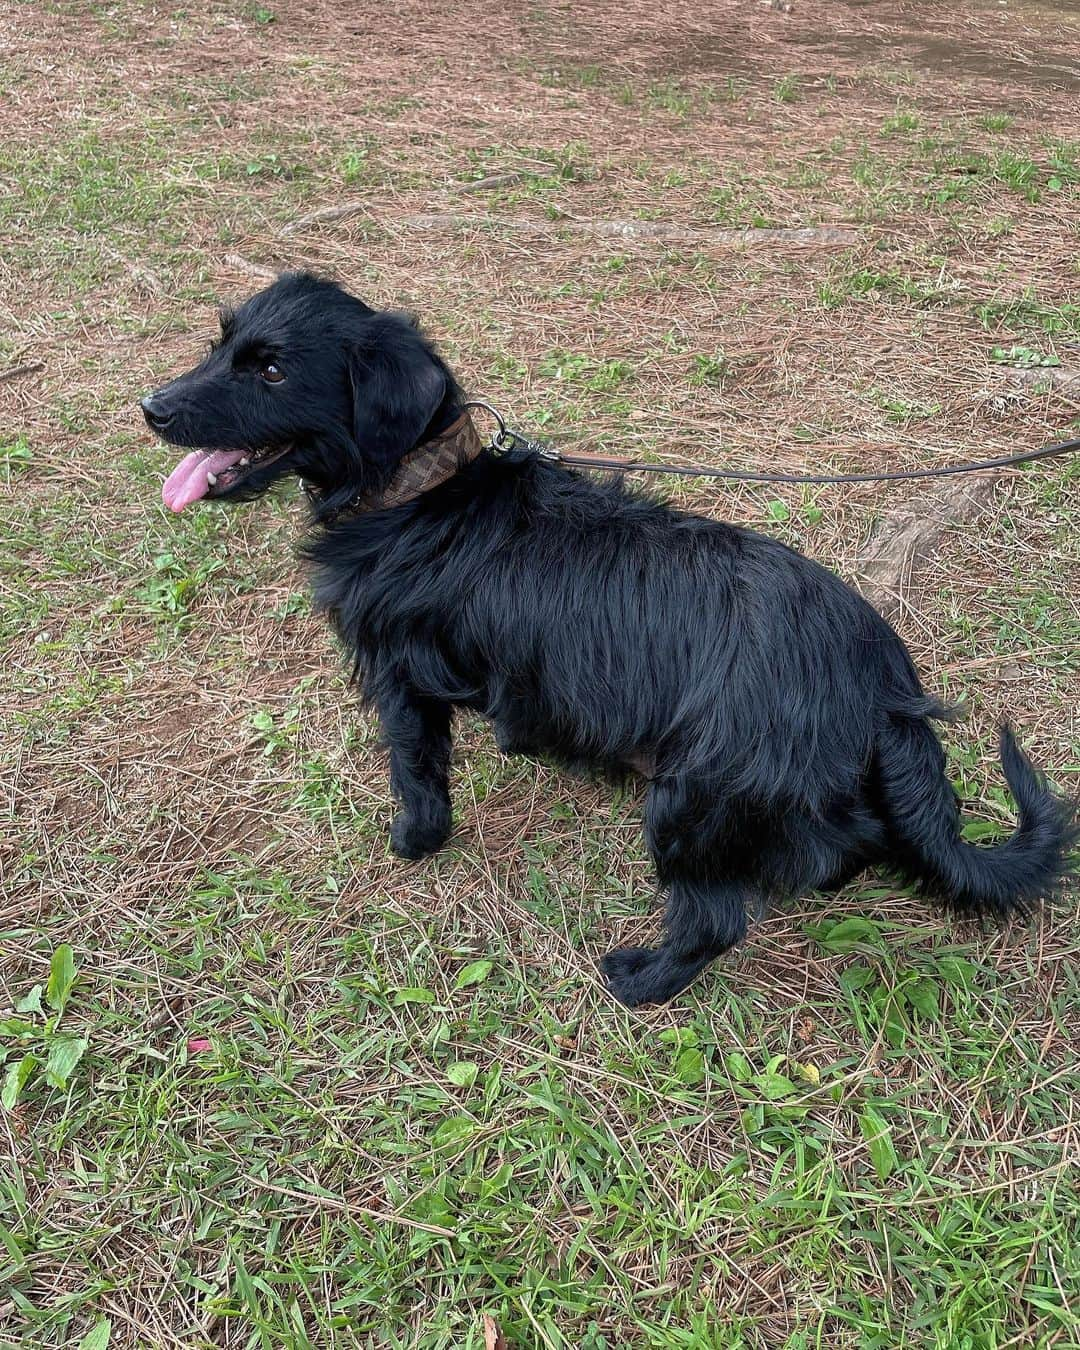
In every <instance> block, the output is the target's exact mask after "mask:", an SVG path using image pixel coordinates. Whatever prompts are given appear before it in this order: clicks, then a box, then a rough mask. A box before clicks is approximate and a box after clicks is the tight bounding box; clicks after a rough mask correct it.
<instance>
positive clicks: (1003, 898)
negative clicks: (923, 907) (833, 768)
mask: <svg viewBox="0 0 1080 1350" xmlns="http://www.w3.org/2000/svg"><path fill="white" fill-rule="evenodd" d="M1001 764H1002V768H1003V769H1004V771H1005V778H1006V780H1007V781H1008V784H1009V789H1010V791H1011V792H1012V795H1013V797H1014V798H1015V800H1016V804H1017V806H1018V807H1019V810H1020V819H1019V822H1018V824H1017V827H1016V830H1015V831H1014V833H1013V834H1012V835H1011V836H1010V837H1009V838H1008V839H1006V840H1004V841H1003V842H1002V843H1000V844H997V845H995V846H993V847H979V846H977V845H974V844H969V843H966V842H965V841H964V840H963V839H961V837H960V806H959V802H958V801H957V798H956V794H955V793H954V791H953V789H952V787H951V786H950V785H949V782H948V780H947V779H946V777H945V755H944V752H943V750H942V748H941V743H940V741H939V740H938V738H937V736H936V735H935V734H934V731H933V729H932V728H931V727H930V725H929V724H928V723H927V721H926V720H925V718H921V717H920V718H908V717H896V718H894V719H892V720H891V722H890V726H889V729H888V731H887V732H886V733H885V734H884V735H883V736H882V737H881V738H880V740H879V742H878V771H879V778H880V783H881V792H882V797H883V799H884V804H885V808H886V814H887V817H888V822H889V824H890V825H891V827H892V830H893V833H894V836H895V838H896V840H897V842H898V844H899V845H900V848H901V856H902V858H903V860H904V862H905V864H906V866H907V869H908V871H909V872H910V873H911V874H912V876H914V877H917V878H918V879H919V880H921V881H922V882H923V883H924V884H925V885H926V886H927V888H928V889H929V890H931V891H933V892H934V893H935V894H937V895H939V896H940V897H941V899H943V900H944V901H945V902H946V903H947V904H948V905H949V906H950V908H952V909H955V910H958V911H961V912H963V913H967V914H976V915H987V916H992V917H995V918H998V919H1004V918H1007V917H1008V916H1009V915H1010V914H1027V913H1029V912H1030V911H1031V910H1032V908H1033V907H1034V906H1035V905H1036V903H1037V902H1038V901H1039V900H1043V899H1049V898H1050V897H1051V896H1052V895H1053V894H1054V892H1055V891H1056V890H1057V889H1058V887H1059V886H1060V885H1061V883H1062V881H1063V880H1064V878H1065V875H1066V874H1067V872H1068V871H1069V870H1070V862H1069V857H1068V855H1069V851H1070V849H1071V846H1072V845H1073V843H1074V842H1075V840H1076V838H1077V833H1078V832H1077V828H1076V814H1075V811H1074V809H1073V808H1072V807H1071V806H1070V804H1069V803H1067V802H1065V801H1062V800H1061V799H1060V798H1058V797H1057V796H1055V795H1054V793H1053V792H1051V791H1050V789H1049V788H1048V787H1047V785H1046V781H1045V779H1044V778H1043V777H1042V775H1041V774H1040V773H1039V772H1038V770H1037V769H1036V768H1035V767H1034V765H1033V764H1032V763H1031V761H1030V760H1029V759H1028V757H1027V756H1026V755H1025V754H1024V752H1023V751H1022V750H1021V749H1020V747H1019V746H1018V745H1017V743H1016V739H1015V737H1014V736H1013V734H1012V732H1011V731H1010V730H1009V728H1008V727H1007V726H1003V727H1002V728H1001Z"/></svg>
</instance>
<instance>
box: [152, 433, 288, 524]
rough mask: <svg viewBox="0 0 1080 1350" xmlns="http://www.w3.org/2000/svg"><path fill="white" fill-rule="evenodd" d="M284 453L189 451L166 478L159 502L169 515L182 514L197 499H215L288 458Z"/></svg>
mask: <svg viewBox="0 0 1080 1350" xmlns="http://www.w3.org/2000/svg"><path fill="white" fill-rule="evenodd" d="M291 448H292V447H291V446H286V447H285V449H284V450H270V451H264V452H262V453H256V452H254V451H251V450H192V451H191V453H190V454H188V455H185V456H184V458H183V459H182V460H181V461H180V463H179V464H178V465H177V466H176V468H175V469H173V471H172V473H171V474H169V476H168V478H166V479H165V482H164V484H163V486H162V489H161V500H162V501H163V502H164V503H165V505H166V506H167V507H168V508H169V510H170V511H182V510H183V509H184V507H185V506H190V505H191V503H192V502H197V501H198V500H199V498H200V497H218V496H220V495H221V494H222V493H223V492H228V491H229V489H230V488H234V487H236V485H237V484H238V483H240V482H242V481H243V479H245V478H246V477H247V476H248V474H250V473H253V472H254V471H255V470H256V469H261V468H262V467H263V466H264V465H267V464H271V463H273V461H274V460H275V459H280V458H281V456H282V455H285V454H288V452H289V450H290V449H291Z"/></svg>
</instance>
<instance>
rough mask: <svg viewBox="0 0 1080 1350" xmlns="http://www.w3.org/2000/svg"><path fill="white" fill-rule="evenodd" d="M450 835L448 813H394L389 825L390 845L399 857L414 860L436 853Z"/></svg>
mask: <svg viewBox="0 0 1080 1350" xmlns="http://www.w3.org/2000/svg"><path fill="white" fill-rule="evenodd" d="M449 836H450V813H449V812H447V813H446V815H445V816H438V817H430V816H414V815H413V814H412V813H411V812H409V811H402V812H401V813H400V814H399V815H396V816H395V817H394V819H393V821H392V822H391V825H390V847H391V848H392V849H393V851H394V852H395V853H396V854H397V856H398V857H399V858H408V859H410V860H413V861H414V860H415V859H417V858H426V857H427V856H428V854H430V853H438V851H439V849H441V848H442V846H443V844H445V843H446V841H447V839H448V838H449Z"/></svg>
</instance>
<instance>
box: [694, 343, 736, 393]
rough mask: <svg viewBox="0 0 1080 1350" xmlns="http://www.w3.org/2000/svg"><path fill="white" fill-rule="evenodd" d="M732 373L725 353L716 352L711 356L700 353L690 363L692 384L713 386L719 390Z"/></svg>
mask: <svg viewBox="0 0 1080 1350" xmlns="http://www.w3.org/2000/svg"><path fill="white" fill-rule="evenodd" d="M730 373H731V367H730V365H729V363H728V359H727V357H726V356H725V355H724V353H723V351H715V352H713V353H712V354H711V355H710V354H709V353H707V352H698V353H696V354H695V356H694V357H693V359H692V360H691V362H690V383H691V384H696V385H702V384H711V385H715V386H716V387H717V388H719V387H720V386H721V385H722V384H723V382H724V379H725V378H726V377H727V376H728V375H730Z"/></svg>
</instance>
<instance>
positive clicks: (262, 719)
mask: <svg viewBox="0 0 1080 1350" xmlns="http://www.w3.org/2000/svg"><path fill="white" fill-rule="evenodd" d="M248 725H249V726H250V727H251V729H252V731H253V732H254V733H255V735H256V736H257V737H258V738H259V740H261V741H262V743H263V754H264V755H266V756H267V757H269V756H270V755H275V754H277V752H278V751H279V750H284V749H288V748H289V747H291V746H293V745H295V744H296V738H297V736H298V735H299V732H300V709H299V708H297V707H291V708H286V710H285V712H284V714H283V715H282V716H281V717H275V716H274V714H273V713H272V712H268V711H267V710H266V709H265V708H260V709H259V711H258V712H255V713H252V715H251V717H250V718H249V719H248Z"/></svg>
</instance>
